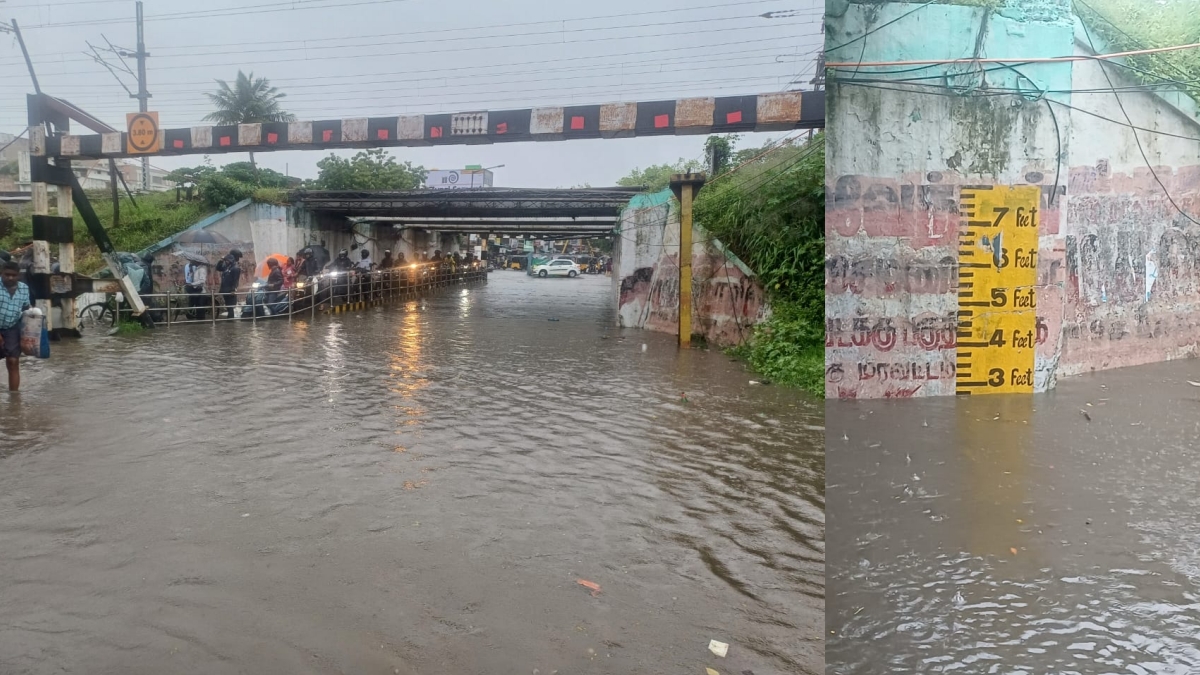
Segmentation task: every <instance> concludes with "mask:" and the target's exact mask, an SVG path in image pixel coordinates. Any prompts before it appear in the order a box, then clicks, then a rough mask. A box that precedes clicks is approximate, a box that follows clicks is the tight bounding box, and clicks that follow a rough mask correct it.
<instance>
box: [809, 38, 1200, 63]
mask: <svg viewBox="0 0 1200 675" xmlns="http://www.w3.org/2000/svg"><path fill="white" fill-rule="evenodd" d="M1197 47H1200V42H1193V43H1190V44H1186V45H1174V46H1171V47H1155V48H1154V49H1135V50H1133V51H1127V52H1116V53H1113V54H1095V55H1090V54H1089V55H1086V56H1085V55H1074V54H1072V55H1068V56H1043V57H1007V58H988V59H977V58H966V59H924V60H917V61H874V62H866V61H841V62H838V63H827V64H825V66H826V67H827V68H850V67H853V68H856V69H857V68H884V67H888V66H916V65H955V64H969V63H1071V62H1073V61H1105V60H1108V59H1119V58H1124V57H1126V56H1141V55H1143V54H1159V53H1162V52H1175V51H1180V50H1182V49H1195V48H1197Z"/></svg>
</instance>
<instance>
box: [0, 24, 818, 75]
mask: <svg viewBox="0 0 1200 675" xmlns="http://www.w3.org/2000/svg"><path fill="white" fill-rule="evenodd" d="M793 25H795V24H767V25H764V26H743V27H726V28H710V29H702V30H693V31H690V32H689V35H698V34H701V33H725V32H736V31H746V30H760V31H761V30H767V29H772V28H791V27H792V26H793ZM813 35H817V33H798V34H797V33H792V34H791V35H790V37H804V36H813ZM675 36H678V33H675V32H667V33H651V34H647V35H620V36H610V37H600V38H592V39H586V40H571V41H568V42H563V41H551V42H533V43H528V42H527V43H521V44H515V43H514V44H506V45H483V46H474V47H470V46H464V47H452V48H447V49H423V50H416V51H398V52H372V53H370V54H345V55H326V56H322V57H320V58H319V59H312V61H314V62H325V61H335V60H342V59H362V58H363V57H364V56H370V57H381V56H407V55H414V54H439V53H448V52H454V53H463V52H472V51H485V50H494V49H526V48H529V47H540V46H566V45H577V44H587V43H593V42H608V41H613V40H642V39H651V38H661V37H675ZM302 60H307V59H297V58H295V57H292V58H286V59H269V60H258V61H255V67H258V66H260V65H265V64H271V63H296V62H297V61H302ZM203 66H213V67H231V68H232V67H238V66H241V67H245V62H244V61H228V62H216V63H212V62H205V63H196V62H191V63H187V64H183V65H177V66H157V67H156V68H155V72H158V71H163V70H180V69H189V70H190V69H195V68H198V67H203ZM91 72H92V71H86V70H74V71H65V72H60V73H57V75H60V76H61V75H86V74H90V73H91ZM14 77H15V76H6V77H0V79H13V78H14Z"/></svg>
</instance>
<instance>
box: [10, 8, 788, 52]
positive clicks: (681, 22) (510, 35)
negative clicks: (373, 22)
mask: <svg viewBox="0 0 1200 675" xmlns="http://www.w3.org/2000/svg"><path fill="white" fill-rule="evenodd" d="M755 18H757V17H754V16H733V17H730V16H723V17H707V18H703V19H685V20H679V21H662V22H658V23H642V24H630V25H622V26H592V27H586V28H571V29H551V30H538V31H527V32H523V33H497V34H494V35H457V36H454V37H438V38H430V39H417V40H412V39H402V40H388V41H386V42H367V43H363V44H334V45H308V44H302V45H300V46H297V47H280V46H267V47H264V48H263V49H238V50H219V51H191V52H183V53H179V54H170V53H168V54H162V53H161V52H160V53H159V55H158V56H156V57H155V58H156V59H159V60H162V59H193V58H195V57H197V56H224V55H229V54H238V55H244V54H256V53H263V52H267V53H282V52H304V53H305V54H306V55H307V54H308V53H309V52H317V51H322V50H349V49H363V48H367V47H388V46H394V45H395V44H396V42H397V41H402V42H403V44H404V45H406V46H411V45H417V44H445V43H452V42H464V41H480V40H492V39H498V38H526V37H531V36H538V35H567V34H581V33H594V32H599V31H617V30H635V29H636V30H640V29H646V28H659V27H663V26H683V25H692V24H702V23H712V22H721V23H729V22H730V21H736V20H744V19H755ZM805 23H811V22H804V21H800V22H792V23H789V24H759V25H756V26H742V27H740V29H742V30H745V29H751V28H766V27H768V26H771V25H778V26H783V25H803V24H805ZM438 32H449V31H438ZM395 37H397V38H407V37H408V36H406V35H404V34H395ZM621 37H625V36H615V37H613V38H611V39H621ZM632 37H640V36H632ZM564 42H575V41H574V40H564V41H560V42H556V43H555V44H562V43H564ZM484 47H486V46H484ZM156 51H157V50H156ZM306 58H307V56H306ZM89 60H90V59H86V58H85V59H80V58H71V59H55V60H54V62H55V63H84V62H87V61H89ZM23 61H24V59H23V57H21V61H20V63H23ZM9 63H18V61H17V57H12V60H11V61H10V62H9Z"/></svg>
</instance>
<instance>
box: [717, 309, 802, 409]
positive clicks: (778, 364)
mask: <svg viewBox="0 0 1200 675" xmlns="http://www.w3.org/2000/svg"><path fill="white" fill-rule="evenodd" d="M771 310H772V312H773V313H772V316H771V318H770V319H767V320H766V321H764V322H762V323H760V324H758V325H757V326H755V327H754V339H753V340H752V341H750V342H749V343H748V344H746V345H744V346H741V347H736V348H734V349H731V350H730V353H731V354H733V355H735V356H738V357H740V358H742V359H745V360H746V362H747V363H749V364H750V367H751V368H752V369H754V372H756V373H759V374H761V375H762V376H763V377H764V378H765V379H767V380H770V381H771V382H775V383H778V384H784V385H788V386H792V387H799V388H801V389H804V390H806V391H810V392H812V393H814V394H821V395H823V394H824V393H825V342H824V340H815V339H813V336H812V335H811V334H810V333H811V323H810V322H809V321H807V320H806V319H805V318H804V317H803V316H802V314H801V312H800V308H799V307H798V306H797V305H796V304H795V303H786V302H784V303H777V304H775V305H772V307H771Z"/></svg>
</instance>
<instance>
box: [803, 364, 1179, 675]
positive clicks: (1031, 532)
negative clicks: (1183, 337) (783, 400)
mask: <svg viewBox="0 0 1200 675" xmlns="http://www.w3.org/2000/svg"><path fill="white" fill-rule="evenodd" d="M1187 380H1197V381H1200V362H1197V361H1195V360H1188V361H1183V362H1174V363H1164V364H1158V365H1153V366H1146V367H1139V368H1129V369H1123V370H1114V371H1108V372H1103V373H1097V374H1092V375H1088V376H1084V377H1079V378H1073V379H1068V380H1065V381H1060V382H1059V386H1058V389H1057V390H1056V391H1053V392H1050V393H1048V394H1043V395H1037V396H1034V397H1023V398H1022V397H1010V396H980V397H972V398H969V399H967V398H944V399H937V400H928V401H920V400H909V401H877V402H857V403H856V402H836V403H835V402H830V403H829V405H828V406H827V407H826V415H827V424H828V440H827V452H828V457H829V469H828V476H829V478H828V480H829V485H828V488H829V493H830V506H829V510H830V518H829V532H830V535H829V569H830V574H829V586H830V602H829V616H828V626H827V629H828V630H827V634H826V637H827V645H826V646H827V659H828V663H829V672H830V673H838V674H849V673H856V674H857V673H872V674H874V673H918V672H919V673H1088V674H1091V673H1137V674H1146V673H1157V674H1160V675H1161V674H1168V673H1169V674H1176V673H1196V672H1200V509H1198V508H1197V504H1200V442H1198V441H1197V439H1198V438H1200V389H1197V388H1195V387H1193V386H1191V385H1189V384H1188V383H1187Z"/></svg>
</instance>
